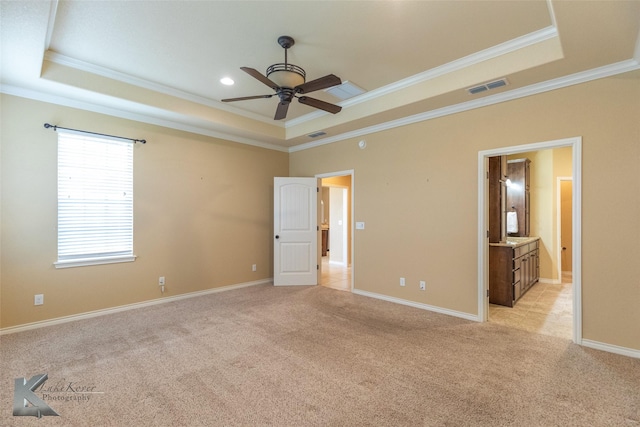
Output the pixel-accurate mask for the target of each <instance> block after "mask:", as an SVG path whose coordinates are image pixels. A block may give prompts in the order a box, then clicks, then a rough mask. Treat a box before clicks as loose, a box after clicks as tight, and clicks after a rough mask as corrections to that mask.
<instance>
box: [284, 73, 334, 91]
mask: <svg viewBox="0 0 640 427" xmlns="http://www.w3.org/2000/svg"><path fill="white" fill-rule="evenodd" d="M341 83H342V80H340V77H338V76H336V75H333V74H329V75H327V76H324V77H320V78H319V79H315V80H311V81H310V82H306V83H303V84H301V85H300V86H296V87H295V91H296V92H297V93H309V92H313V91H316V90H320V89H326V88H328V87H331V86H337V85H339V84H341Z"/></svg>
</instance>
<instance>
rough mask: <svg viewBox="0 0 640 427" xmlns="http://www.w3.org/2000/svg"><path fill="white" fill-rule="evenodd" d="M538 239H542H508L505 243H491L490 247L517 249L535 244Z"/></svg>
mask: <svg viewBox="0 0 640 427" xmlns="http://www.w3.org/2000/svg"><path fill="white" fill-rule="evenodd" d="M538 239H540V237H507V240H506V241H505V242H499V243H489V246H509V247H511V248H517V247H518V246H522V245H526V244H527V243H531V242H535V241H536V240H538Z"/></svg>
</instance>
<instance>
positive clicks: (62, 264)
mask: <svg viewBox="0 0 640 427" xmlns="http://www.w3.org/2000/svg"><path fill="white" fill-rule="evenodd" d="M135 260H136V256H135V255H120V256H110V257H102V258H78V259H71V260H64V261H57V262H54V263H53V265H54V266H55V267H56V268H71V267H86V266H89V265H101V264H115V263H120V262H133V261H135Z"/></svg>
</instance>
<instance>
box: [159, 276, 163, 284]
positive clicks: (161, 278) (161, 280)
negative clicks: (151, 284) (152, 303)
mask: <svg viewBox="0 0 640 427" xmlns="http://www.w3.org/2000/svg"><path fill="white" fill-rule="evenodd" d="M158 285H159V286H164V276H160V277H159V278H158Z"/></svg>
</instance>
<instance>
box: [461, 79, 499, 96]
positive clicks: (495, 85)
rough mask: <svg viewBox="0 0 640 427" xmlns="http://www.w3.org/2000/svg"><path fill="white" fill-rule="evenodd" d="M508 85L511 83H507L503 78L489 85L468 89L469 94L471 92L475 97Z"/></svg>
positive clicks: (484, 84)
mask: <svg viewBox="0 0 640 427" xmlns="http://www.w3.org/2000/svg"><path fill="white" fill-rule="evenodd" d="M508 84H509V82H508V81H507V79H506V78H501V79H499V80H495V81H492V82H489V83H483V84H481V85H478V86H474V87H470V88H469V89H467V92H469V94H470V95H475V94H478V93H482V92H486V91H488V90H491V89H497V88H499V87H502V86H506V85H508Z"/></svg>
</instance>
